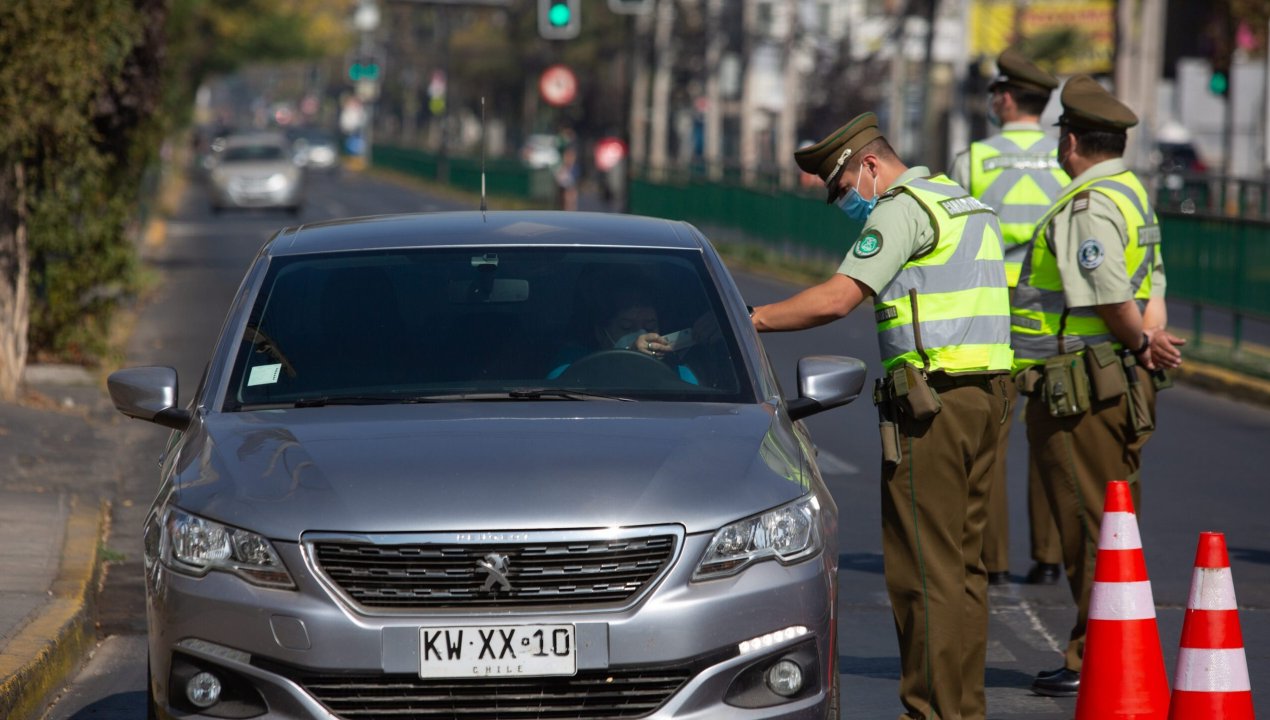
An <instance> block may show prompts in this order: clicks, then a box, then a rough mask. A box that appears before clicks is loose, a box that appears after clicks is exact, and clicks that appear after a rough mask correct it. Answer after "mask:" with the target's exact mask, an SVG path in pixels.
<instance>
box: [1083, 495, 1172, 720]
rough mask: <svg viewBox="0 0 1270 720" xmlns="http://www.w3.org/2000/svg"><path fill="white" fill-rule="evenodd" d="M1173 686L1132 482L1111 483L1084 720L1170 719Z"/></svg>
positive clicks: (1092, 605) (1086, 663)
mask: <svg viewBox="0 0 1270 720" xmlns="http://www.w3.org/2000/svg"><path fill="white" fill-rule="evenodd" d="M1168 712H1169V683H1168V678H1167V677H1166V675H1165V670H1164V652H1163V651H1162V650H1161V649H1160V632H1159V630H1158V629H1157V628H1156V624H1155V600H1154V598H1153V597H1152V596H1151V581H1150V580H1148V579H1147V565H1146V560H1145V559H1144V558H1143V556H1142V537H1141V536H1140V535H1139V534H1138V518H1137V516H1136V515H1135V514H1134V511H1133V498H1132V497H1130V495H1129V483H1127V482H1125V481H1123V480H1114V481H1112V482H1109V483H1107V499H1106V501H1105V502H1104V504H1103V512H1102V529H1101V530H1100V531H1099V533H1098V558H1097V561H1096V562H1095V563H1094V587H1093V591H1092V594H1091V595H1090V598H1089V625H1088V627H1087V629H1086V634H1085V656H1084V659H1083V660H1082V662H1081V668H1080V691H1079V692H1078V693H1077V695H1076V720H1094V719H1095V718H1096V719H1097V720H1106V719H1107V718H1137V719H1142V720H1145V719H1147V718H1150V719H1151V720H1165V718H1166V717H1167V715H1168Z"/></svg>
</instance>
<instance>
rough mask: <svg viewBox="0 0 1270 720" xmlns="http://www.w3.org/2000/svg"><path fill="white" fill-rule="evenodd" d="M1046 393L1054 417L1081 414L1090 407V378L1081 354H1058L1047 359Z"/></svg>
mask: <svg viewBox="0 0 1270 720" xmlns="http://www.w3.org/2000/svg"><path fill="white" fill-rule="evenodd" d="M1044 395H1045V404H1046V406H1047V407H1048V408H1049V412H1050V415H1051V416H1052V417H1068V416H1070V415H1079V414H1081V413H1083V412H1085V411H1086V410H1088V409H1089V378H1088V376H1086V375H1085V368H1084V362H1083V361H1082V360H1081V358H1080V355H1077V354H1076V353H1068V354H1066V355H1056V356H1054V357H1052V358H1050V359H1048V360H1046V361H1045V385H1044Z"/></svg>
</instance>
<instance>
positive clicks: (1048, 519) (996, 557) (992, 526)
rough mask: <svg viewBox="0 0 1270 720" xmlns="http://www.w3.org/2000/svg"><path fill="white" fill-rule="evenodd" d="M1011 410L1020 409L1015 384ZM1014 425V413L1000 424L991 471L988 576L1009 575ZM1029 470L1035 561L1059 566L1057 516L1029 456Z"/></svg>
mask: <svg viewBox="0 0 1270 720" xmlns="http://www.w3.org/2000/svg"><path fill="white" fill-rule="evenodd" d="M1006 387H1007V389H1008V391H1009V398H1010V407H1011V408H1014V407H1017V400H1018V396H1019V390H1018V388H1017V387H1015V385H1014V383H1007V384H1006ZM1013 424H1014V412H1013V411H1011V413H1010V420H1009V421H1007V422H1004V423H1002V424H1001V433H1000V435H999V436H998V438H997V447H998V450H997V464H996V466H994V467H993V469H992V490H991V491H989V494H988V524H987V525H985V526H984V528H983V565H984V567H985V568H987V570H988V572H990V573H994V572H1006V571H1007V570H1009V569H1010V510H1009V495H1010V494H1009V491H1008V490H1006V485H1007V484H1008V483H1007V475H1008V472H1007V470H1006V450H1007V448H1009V446H1010V426H1011V425H1013ZM1028 457H1029V460H1028V468H1027V519H1028V533H1029V539H1030V541H1031V542H1030V550H1031V553H1032V561H1033V562H1038V563H1048V564H1050V565H1057V564H1059V563H1060V562H1062V561H1063V551H1062V547H1061V546H1060V545H1059V543H1058V528H1057V527H1056V526H1055V524H1054V514H1053V513H1051V512H1050V504H1049V500H1048V499H1046V497H1045V488H1043V487H1041V476H1040V473H1039V472H1038V471H1037V469H1036V463H1035V462H1033V461H1032V459H1031V453H1029V454H1028Z"/></svg>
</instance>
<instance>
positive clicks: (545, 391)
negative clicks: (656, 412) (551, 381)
mask: <svg viewBox="0 0 1270 720" xmlns="http://www.w3.org/2000/svg"><path fill="white" fill-rule="evenodd" d="M542 399H551V400H613V401H617V402H634V401H635V400H634V398H628V397H622V396H620V395H606V394H604V393H595V392H587V391H585V390H570V389H565V388H520V389H516V390H507V391H505V392H472V393H448V394H437V395H328V396H322V397H311V398H300V399H299V400H296V401H295V403H293V405H292V406H293V407H297V408H311V407H325V406H327V405H411V404H415V403H442V402H489V401H497V400H503V401H507V400H542Z"/></svg>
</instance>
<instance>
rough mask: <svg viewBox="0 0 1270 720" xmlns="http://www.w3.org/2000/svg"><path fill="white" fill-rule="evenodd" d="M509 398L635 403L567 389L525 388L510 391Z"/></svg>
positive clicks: (613, 396) (616, 397)
mask: <svg viewBox="0 0 1270 720" xmlns="http://www.w3.org/2000/svg"><path fill="white" fill-rule="evenodd" d="M507 397H509V398H513V399H516V400H541V399H542V398H558V399H561V400H616V401H618V402H635V399H634V398H628V397H622V396H621V395H607V394H605V393H597V392H588V391H586V390H570V389H567V388H523V389H520V390H508V391H507Z"/></svg>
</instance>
